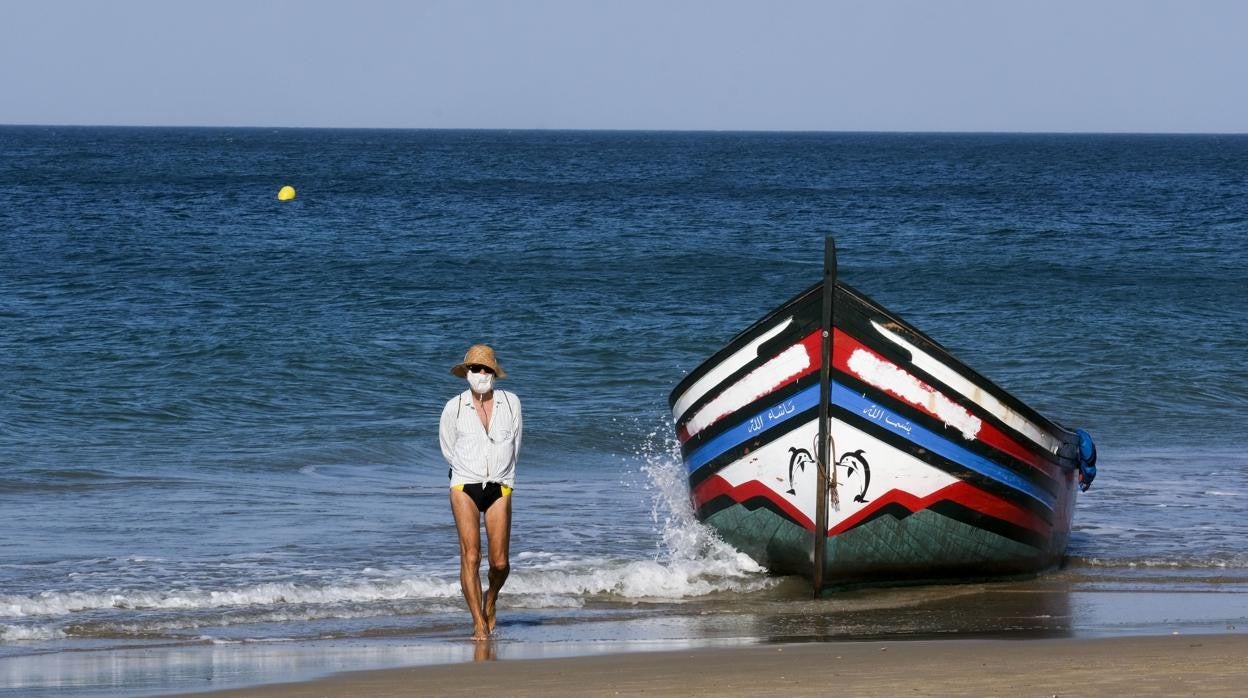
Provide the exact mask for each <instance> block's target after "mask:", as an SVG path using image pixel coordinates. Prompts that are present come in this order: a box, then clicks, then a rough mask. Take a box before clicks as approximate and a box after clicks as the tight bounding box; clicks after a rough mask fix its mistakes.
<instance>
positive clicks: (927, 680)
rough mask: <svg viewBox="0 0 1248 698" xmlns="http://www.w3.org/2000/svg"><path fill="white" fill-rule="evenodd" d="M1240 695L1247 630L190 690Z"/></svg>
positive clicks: (480, 668) (591, 663)
mask: <svg viewBox="0 0 1248 698" xmlns="http://www.w3.org/2000/svg"><path fill="white" fill-rule="evenodd" d="M763 692H765V693H781V694H786V695H797V696H814V695H828V694H836V695H850V696H877V695H878V696H898V695H915V696H1004V695H1009V696H1045V697H1046V698H1047V697H1049V696H1179V695H1201V696H1242V695H1245V694H1246V693H1248V635H1246V634H1242V633H1234V634H1227V635H1181V634H1180V635H1169V636H1153V637H1127V638H1122V637H1119V638H1098V639H1086V640H1085V639H1059V640H1046V639H1039V640H937V641H931V640H928V641H898V642H888V641H880V642H825V643H805V644H783V645H758V646H753V647H737V648H720V649H699V650H689V651H679V652H652V653H636V654H617V655H605V656H595V657H574V658H562V659H538V660H520V661H484V662H477V663H468V664H452V665H442V666H425V667H417V668H408V669H391V670H383V671H370V672H358V673H347V674H340V675H338V676H334V677H330V678H326V679H322V680H317V681H309V682H305V683H293V684H281V685H274V686H268V687H256V688H247V689H240V690H233V691H222V692H215V693H206V694H205V693H198V694H194V695H199V696H220V697H222V698H224V697H226V696H263V697H267V698H303V697H312V696H318V697H329V696H376V697H379V698H382V697H386V696H395V697H398V696H475V695H490V696H534V697H538V696H544V697H549V696H617V695H675V696H712V695H742V694H747V693H763Z"/></svg>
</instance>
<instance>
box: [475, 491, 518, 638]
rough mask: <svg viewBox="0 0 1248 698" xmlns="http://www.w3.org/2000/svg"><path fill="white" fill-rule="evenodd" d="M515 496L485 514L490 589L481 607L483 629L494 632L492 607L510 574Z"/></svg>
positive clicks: (507, 497)
mask: <svg viewBox="0 0 1248 698" xmlns="http://www.w3.org/2000/svg"><path fill="white" fill-rule="evenodd" d="M513 496H515V495H508V496H506V497H501V498H499V499H498V500H497V501H495V502H494V503H493V504H491V505H490V508H489V509H487V510H486V512H485V535H486V538H487V540H488V541H489V546H490V552H489V554H490V573H489V579H490V588H489V589H486V591H485V604H484V605H483V606H482V607H481V613H482V616H483V617H484V618H485V627H486V629H487V630H488V631H489V632H494V626H495V623H496V619H495V616H494V607H495V604H496V603H497V602H498V592H499V591H501V590H502V588H503V582H505V581H507V575H508V574H510V573H511V562H510V556H509V552H510V549H511V498H512V497H513Z"/></svg>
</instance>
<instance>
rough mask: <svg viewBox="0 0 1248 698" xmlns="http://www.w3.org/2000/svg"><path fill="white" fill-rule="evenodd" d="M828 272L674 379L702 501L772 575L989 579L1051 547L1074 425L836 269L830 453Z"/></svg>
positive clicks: (1051, 561)
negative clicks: (996, 379)
mask: <svg viewBox="0 0 1248 698" xmlns="http://www.w3.org/2000/svg"><path fill="white" fill-rule="evenodd" d="M821 297H822V286H821V285H816V286H814V287H812V288H810V289H807V290H806V291H804V292H803V293H801V294H798V295H797V296H795V297H794V298H793V299H791V300H790V301H789V302H787V303H785V304H784V305H782V306H781V307H780V308H778V309H777V310H776V311H774V312H772V313H771V314H769V315H768V316H767V317H765V318H763V319H762V320H760V321H759V322H758V323H755V324H754V325H752V326H751V327H750V328H748V329H746V330H745V331H743V332H742V333H740V334H739V335H737V336H736V337H734V338H733V340H731V341H730V342H729V343H728V345H727V346H726V347H725V348H724V349H723V350H721V351H720V352H718V353H716V354H715V356H713V357H712V358H711V359H710V360H708V361H707V362H705V363H704V364H703V365H701V366H699V367H698V368H697V369H695V370H694V371H693V372H691V373H690V374H689V375H688V376H687V377H686V378H685V379H684V380H683V381H682V382H681V383H680V385H678V386H677V388H676V390H674V391H673V393H672V396H671V400H670V403H671V406H672V410H673V416H674V418H675V423H676V427H677V436H678V438H679V440H680V442H681V452H682V457H683V459H684V463H685V466H686V468H687V470H688V476H689V485H690V494H691V499H692V503H693V507H694V510H695V512H696V514H697V517H698V518H699V519H700V520H701V521H703V522H704V523H706V524H707V525H709V526H711V527H712V528H714V529H715V530H716V531H717V532H718V533H719V534H720V536H721V537H722V538H723V539H724V540H725V541H727V542H728V543H730V544H732V545H733V546H735V547H736V548H738V549H739V550H741V551H742V552H744V553H746V554H748V555H750V556H751V557H753V558H754V559H756V560H757V561H759V562H760V563H761V564H763V565H765V566H766V567H768V569H770V570H772V571H773V572H775V573H779V574H800V575H804V576H809V577H812V578H813V577H815V575H814V574H813V572H814V570H813V560H814V559H815V556H814V554H813V551H814V545H815V540H816V538H819V536H816V535H815V534H816V530H815V520H816V518H817V517H816V505H817V499H818V496H817V492H818V489H819V488H818V486H817V484H818V482H817V481H818V477H819V473H820V471H821V470H822V471H823V472H824V473H825V474H826V477H827V479H828V481H829V483H830V493H829V499H828V510H827V511H828V516H827V529H826V540H825V541H824V546H825V547H824V556H823V558H824V561H825V564H824V569H823V574H822V580H823V581H824V583H826V584H851V583H860V582H873V581H881V582H913V581H929V580H946V579H967V578H983V577H990V576H995V575H1004V574H1020V573H1029V572H1034V571H1039V570H1043V569H1045V568H1047V567H1050V566H1053V565H1055V564H1057V563H1058V562H1059V561H1060V559H1061V556H1062V554H1063V552H1064V550H1065V546H1066V542H1067V539H1068V537H1069V534H1070V527H1071V520H1072V516H1073V511H1074V499H1075V493H1076V491H1077V490H1078V474H1077V473H1078V437H1077V435H1076V434H1075V433H1073V432H1070V431H1068V430H1066V429H1064V428H1062V427H1060V426H1058V425H1057V424H1055V423H1053V422H1051V421H1049V420H1048V419H1046V418H1044V417H1043V416H1041V415H1039V414H1038V413H1036V412H1035V411H1034V410H1032V409H1031V408H1030V407H1028V406H1027V405H1025V404H1023V403H1022V402H1020V401H1019V400H1017V399H1016V398H1014V397H1013V396H1011V395H1010V394H1008V393H1007V392H1005V391H1004V390H1002V389H1001V388H999V387H998V386H996V385H995V384H993V383H992V382H990V381H988V380H987V379H986V378H984V377H983V376H980V375H979V374H978V373H976V372H975V371H973V370H972V369H970V368H969V367H967V366H966V365H964V364H962V363H961V362H960V361H958V360H957V359H956V358H954V357H953V356H952V355H951V354H950V353H949V352H948V351H947V350H946V349H944V348H943V347H941V346H940V345H939V344H937V343H936V342H935V341H934V340H932V339H931V338H929V337H927V336H926V335H924V334H923V333H921V332H920V331H918V330H917V329H915V328H914V327H912V326H910V325H909V324H908V323H906V322H904V321H903V320H901V319H900V318H899V317H897V316H895V315H894V314H892V313H891V312H889V311H888V310H886V309H884V308H883V307H882V306H880V305H879V304H878V303H876V302H875V301H873V300H871V299H870V298H868V297H866V296H865V295H863V294H861V293H859V292H858V291H856V290H854V289H853V288H851V287H849V286H847V285H844V284H837V285H836V286H835V290H834V293H833V307H834V308H835V311H834V331H833V333H832V351H831V356H832V371H831V387H830V401H829V410H828V411H829V421H828V428H829V435H830V439H829V447H828V453H829V459H828V460H829V461H830V463H829V466H830V467H826V468H824V467H821V465H820V464H819V462H818V453H819V448H818V446H819V443H818V441H819V412H820V410H819V401H820V385H819V373H820V371H819V369H820V343H821V341H822V333H821V327H820V319H819V314H820V308H821Z"/></svg>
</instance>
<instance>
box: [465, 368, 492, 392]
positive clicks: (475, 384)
mask: <svg viewBox="0 0 1248 698" xmlns="http://www.w3.org/2000/svg"><path fill="white" fill-rule="evenodd" d="M468 387H470V388H472V392H474V393H476V394H477V395H485V394H486V393H488V392H490V391H491V390H493V389H494V374H493V373H486V372H484V371H482V372H481V373H469V374H468Z"/></svg>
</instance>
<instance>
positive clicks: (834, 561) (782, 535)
mask: <svg viewBox="0 0 1248 698" xmlns="http://www.w3.org/2000/svg"><path fill="white" fill-rule="evenodd" d="M703 523H705V524H707V525H708V526H710V527H711V528H713V529H715V530H716V531H717V532H718V533H719V535H720V537H722V538H723V539H724V540H725V541H726V542H727V543H729V544H730V545H732V546H733V547H735V548H736V549H738V550H740V551H741V552H743V553H745V554H747V555H749V556H750V557H752V558H754V560H756V561H757V562H759V563H760V564H762V565H763V566H765V567H767V569H768V570H770V571H771V572H772V573H774V574H797V575H801V576H804V577H807V578H809V577H811V570H812V559H813V544H814V534H813V532H812V531H810V530H808V529H805V528H802V527H801V526H798V525H797V524H795V523H793V521H791V520H789V519H787V518H785V517H783V516H780V515H778V514H776V513H775V512H774V511H772V510H770V509H768V508H766V507H760V508H758V509H753V510H751V509H748V508H746V507H744V506H741V505H739V504H738V505H735V506H731V507H728V508H727V509H723V510H721V511H718V512H716V513H715V514H713V515H711V516H709V517H708V518H707V519H706V520H705V521H704V522H703ZM1059 557H1060V556H1059V555H1054V554H1049V553H1047V552H1046V551H1044V550H1039V549H1037V548H1035V547H1033V546H1030V545H1025V544H1023V543H1019V542H1018V541H1014V540H1011V539H1009V538H1005V537H1003V536H1001V535H999V534H996V533H993V532H991V531H986V530H984V529H982V528H978V527H975V526H971V525H969V524H966V523H963V522H961V521H957V520H955V519H952V518H949V517H947V516H944V515H941V514H937V513H935V512H932V511H929V510H923V511H918V512H915V513H913V514H910V515H909V516H906V517H905V518H901V519H898V518H896V517H894V516H889V515H884V516H880V517H878V518H876V519H874V520H872V521H870V522H867V523H865V524H862V525H860V526H857V527H855V528H853V529H851V530H849V531H846V532H844V533H841V534H839V535H837V536H833V537H830V538H828V540H827V548H826V553H825V560H826V564H825V566H824V583H825V584H828V585H837V584H855V583H863V582H892V583H905V582H910V583H913V582H922V581H956V580H968V579H983V578H986V577H992V576H998V575H1010V574H1023V573H1029V572H1038V571H1041V570H1043V569H1045V568H1047V567H1050V566H1052V565H1054V564H1056V563H1057V562H1058V560H1059Z"/></svg>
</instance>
